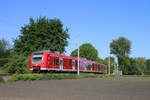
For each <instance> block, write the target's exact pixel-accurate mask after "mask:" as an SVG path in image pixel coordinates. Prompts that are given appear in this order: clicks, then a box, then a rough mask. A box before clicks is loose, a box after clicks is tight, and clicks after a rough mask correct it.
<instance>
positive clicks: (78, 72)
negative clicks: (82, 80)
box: [77, 35, 80, 76]
mask: <svg viewBox="0 0 150 100" xmlns="http://www.w3.org/2000/svg"><path fill="white" fill-rule="evenodd" d="M79 56H80V35H79V36H78V71H77V74H78V76H79V74H80V68H79V67H80V62H79Z"/></svg>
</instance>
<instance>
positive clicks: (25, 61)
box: [4, 55, 29, 74]
mask: <svg viewBox="0 0 150 100" xmlns="http://www.w3.org/2000/svg"><path fill="white" fill-rule="evenodd" d="M4 68H5V72H6V73H11V74H14V73H21V74H23V73H27V72H28V71H29V70H28V69H29V57H25V56H23V55H14V56H13V57H10V58H9V60H8V63H7V64H5V66H4Z"/></svg>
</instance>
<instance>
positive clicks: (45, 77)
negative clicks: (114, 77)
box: [8, 73, 110, 81]
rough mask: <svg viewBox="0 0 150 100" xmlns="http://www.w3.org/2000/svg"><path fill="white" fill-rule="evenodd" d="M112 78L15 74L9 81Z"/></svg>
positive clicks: (86, 74) (90, 75) (84, 75)
mask: <svg viewBox="0 0 150 100" xmlns="http://www.w3.org/2000/svg"><path fill="white" fill-rule="evenodd" d="M101 77H110V76H108V75H104V74H94V73H81V74H80V76H77V74H70V73H69V74H68V73H65V74H63V73H61V74H14V75H13V76H12V77H11V78H10V79H8V81H18V80H23V81H26V80H61V79H77V78H101Z"/></svg>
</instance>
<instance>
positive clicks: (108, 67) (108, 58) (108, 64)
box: [108, 54, 110, 75]
mask: <svg viewBox="0 0 150 100" xmlns="http://www.w3.org/2000/svg"><path fill="white" fill-rule="evenodd" d="M108 75H110V54H109V58H108Z"/></svg>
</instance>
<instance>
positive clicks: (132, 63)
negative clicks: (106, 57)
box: [125, 58, 143, 75]
mask: <svg viewBox="0 0 150 100" xmlns="http://www.w3.org/2000/svg"><path fill="white" fill-rule="evenodd" d="M126 66H127V67H126V71H125V74H128V75H141V74H142V73H143V71H142V69H141V68H140V67H138V66H139V65H138V61H137V58H128V63H126Z"/></svg>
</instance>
